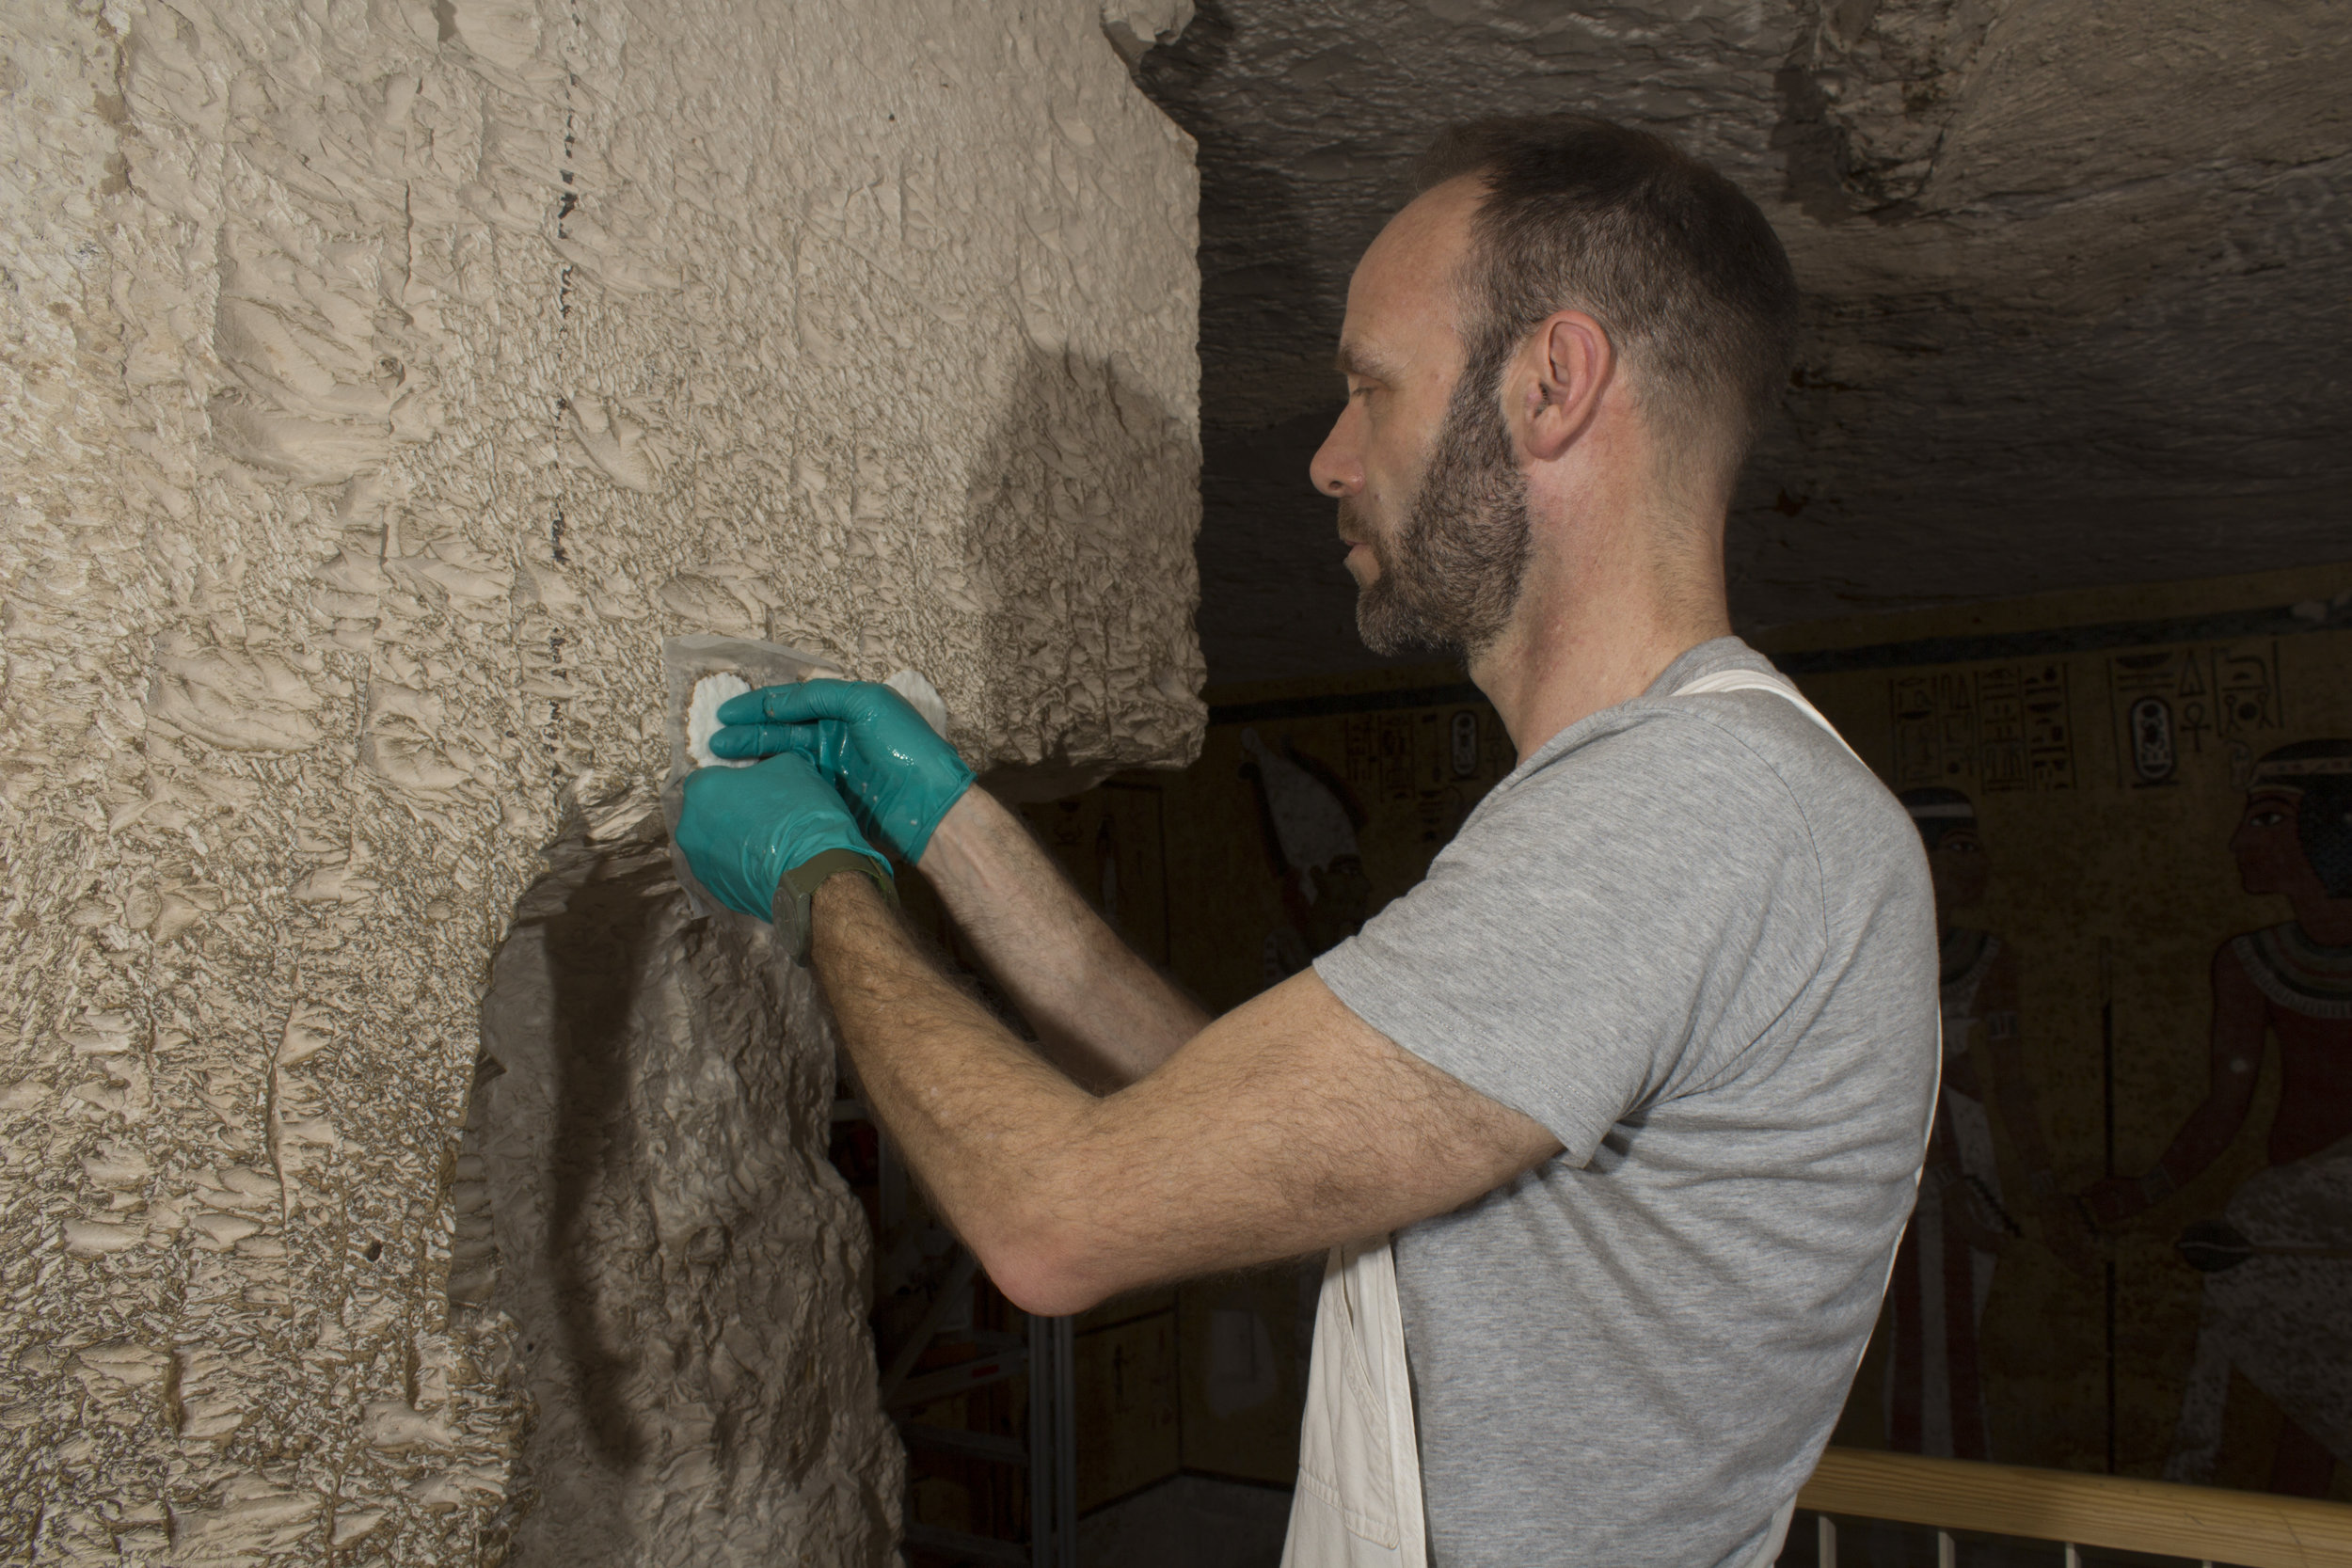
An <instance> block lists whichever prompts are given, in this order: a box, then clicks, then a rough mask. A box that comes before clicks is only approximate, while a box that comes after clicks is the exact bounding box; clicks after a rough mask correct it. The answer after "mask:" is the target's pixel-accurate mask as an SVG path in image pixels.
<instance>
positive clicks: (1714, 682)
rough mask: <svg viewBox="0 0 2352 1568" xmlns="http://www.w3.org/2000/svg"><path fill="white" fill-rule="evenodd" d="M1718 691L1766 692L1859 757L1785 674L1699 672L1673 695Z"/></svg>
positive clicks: (1731, 671)
mask: <svg viewBox="0 0 2352 1568" xmlns="http://www.w3.org/2000/svg"><path fill="white" fill-rule="evenodd" d="M1718 691H1769V692H1771V693H1772V695H1773V696H1775V697H1778V698H1779V699H1781V701H1783V702H1785V703H1787V704H1788V705H1790V706H1791V707H1794V708H1795V709H1796V710H1797V711H1798V712H1799V713H1802V714H1804V716H1805V717H1806V718H1807V719H1810V720H1812V721H1814V722H1815V723H1817V724H1819V725H1820V726H1821V728H1822V729H1823V730H1824V731H1826V732H1828V735H1829V737H1830V738H1831V739H1832V740H1835V741H1836V742H1837V744H1838V745H1840V746H1845V747H1846V754H1847V755H1848V756H1850V757H1853V759H1854V761H1856V762H1860V761H1861V760H1862V758H1861V757H1860V756H1858V755H1855V752H1854V749H1853V748H1852V747H1851V746H1846V737H1845V736H1842V735H1839V734H1838V733H1837V726H1836V725H1835V724H1833V723H1831V722H1830V721H1828V720H1826V719H1824V718H1822V717H1821V710H1820V708H1818V707H1815V706H1814V705H1812V704H1811V703H1808V702H1806V701H1805V700H1804V692H1802V691H1800V690H1798V689H1796V687H1795V686H1794V685H1793V684H1792V683H1791V682H1790V681H1789V679H1788V676H1786V675H1780V674H1774V673H1771V672H1770V671H1765V670H1718V671H1716V672H1715V673H1713V674H1711V675H1701V676H1700V677H1699V678H1698V679H1696V680H1694V681H1689V682H1686V683H1684V684H1683V685H1681V686H1678V687H1677V688H1675V695H1676V696H1677V697H1701V696H1708V695H1711V694H1712V693H1715V692H1718Z"/></svg>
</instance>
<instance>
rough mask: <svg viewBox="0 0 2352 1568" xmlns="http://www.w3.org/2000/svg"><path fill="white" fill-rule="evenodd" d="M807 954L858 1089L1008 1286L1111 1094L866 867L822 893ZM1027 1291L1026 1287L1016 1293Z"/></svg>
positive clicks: (952, 1221) (1047, 1226) (1060, 1218)
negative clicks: (1064, 1167)
mask: <svg viewBox="0 0 2352 1568" xmlns="http://www.w3.org/2000/svg"><path fill="white" fill-rule="evenodd" d="M812 913H813V915H814V920H813V926H814V930H813V932H812V934H811V942H810V949H809V958H810V962H811V964H812V966H813V967H814V968H815V970H816V972H817V977H818V983H819V984H820V985H822V986H823V987H824V990H825V995H826V997H827V999H828V1000H829V1001H830V1002H831V1003H832V1004H833V1010H834V1019H835V1020H836V1022H838V1023H839V1025H840V1028H841V1035H842V1039H843V1041H844V1043H845V1044H846V1045H847V1046H848V1047H849V1052H850V1062H851V1064H852V1065H853V1066H854V1067H855V1068H856V1069H857V1076H858V1086H859V1088H860V1090H861V1091H862V1092H863V1093H864V1095H865V1097H866V1102H867V1103H868V1104H869V1105H871V1106H872V1107H873V1110H874V1113H875V1115H876V1116H877V1117H879V1118H880V1120H881V1122H882V1127H883V1129H884V1130H885V1131H886V1132H889V1134H890V1136H891V1138H892V1139H893V1140H894V1141H895V1142H896V1143H897V1144H898V1147H899V1148H900V1149H901V1151H902V1152H903V1153H904V1154H905V1156H906V1159H907V1162H908V1164H911V1165H912V1166H913V1167H914V1171H915V1174H916V1176H917V1177H918V1178H919V1179H920V1180H922V1182H923V1184H924V1186H925V1188H926V1190H927V1191H928V1192H929V1193H930V1196H931V1199H932V1201H933V1202H934V1203H936V1204H937V1205H938V1206H939V1209H940V1211H941V1212H942V1214H943V1217H945V1218H946V1221H947V1223H948V1224H949V1225H950V1226H951V1227H953V1228H954V1229H955V1231H956V1233H957V1234H958V1235H960V1236H961V1237H962V1238H963V1240H964V1243H965V1244H967V1245H968V1246H970V1247H971V1248H972V1250H973V1251H974V1252H975V1253H977V1254H978V1255H979V1257H980V1259H981V1260H982V1262H983V1263H985V1264H986V1265H987V1266H988V1268H989V1272H990V1274H991V1275H992V1276H994V1277H995V1278H996V1279H997V1282H998V1284H999V1286H1000V1287H1002V1288H1003V1289H1005V1290H1006V1291H1008V1293H1012V1292H1014V1291H1018V1290H1019V1289H1020V1283H1019V1277H1020V1275H1021V1272H1022V1270H1023V1268H1024V1266H1025V1265H1024V1262H1023V1259H1024V1258H1025V1252H1026V1249H1027V1248H1029V1247H1030V1246H1031V1245H1032V1244H1033V1243H1035V1241H1036V1239H1037V1237H1039V1236H1040V1235H1041V1234H1045V1233H1049V1232H1050V1231H1052V1230H1053V1229H1054V1228H1055V1226H1056V1224H1057V1222H1067V1221H1069V1220H1071V1219H1072V1218H1073V1217H1074V1216H1071V1215H1065V1214H1059V1213H1057V1212H1054V1210H1055V1209H1056V1207H1057V1205H1058V1204H1060V1203H1061V1202H1062V1201H1064V1200H1063V1199H1062V1198H1061V1197H1060V1196H1057V1195H1059V1194H1062V1193H1063V1192H1065V1191H1066V1187H1065V1184H1064V1183H1062V1182H1060V1181H1059V1180H1057V1179H1056V1172H1055V1171H1054V1170H1053V1169H1052V1168H1050V1167H1051V1165H1052V1163H1053V1162H1055V1161H1057V1160H1060V1159H1064V1158H1066V1157H1067V1155H1068V1154H1069V1152H1070V1151H1071V1150H1072V1149H1073V1148H1074V1147H1077V1146H1078V1145H1080V1144H1081V1143H1083V1141H1084V1134H1085V1131H1086V1129H1087V1126H1088V1124H1089V1116H1090V1114H1091V1113H1093V1112H1094V1111H1095V1110H1097V1109H1098V1108H1099V1107H1100V1106H1101V1104H1102V1101H1098V1100H1096V1099H1095V1098H1094V1097H1093V1096H1092V1095H1090V1094H1089V1093H1088V1092H1087V1091H1086V1090H1085V1089H1083V1088H1081V1087H1079V1086H1078V1085H1076V1084H1073V1083H1072V1082H1071V1081H1070V1080H1069V1079H1068V1078H1067V1077H1065V1076H1063V1075H1062V1074H1061V1073H1059V1072H1057V1071H1056V1070H1055V1069H1054V1068H1053V1067H1052V1066H1050V1065H1048V1064H1047V1063H1045V1062H1043V1061H1041V1060H1040V1059H1039V1058H1038V1056H1037V1055H1036V1054H1035V1053H1033V1052H1031V1051H1030V1050H1029V1049H1028V1048H1027V1047H1026V1046H1025V1045H1023V1044H1022V1043H1021V1041H1020V1040H1018V1039H1016V1038H1015V1037H1013V1036H1012V1035H1011V1034H1010V1033H1009V1031H1007V1030H1006V1028H1005V1026H1004V1025H1003V1024H1002V1023H1000V1022H997V1021H996V1019H995V1018H994V1017H993V1015H992V1014H990V1012H989V1011H988V1009H987V1008H985V1007H983V1006H980V1005H979V1004H978V1003H977V1002H976V1001H974V1000H973V999H972V998H970V997H969V996H966V995H965V994H964V993H963V992H962V991H961V990H957V989H956V988H955V986H953V985H952V984H950V983H949V981H948V980H947V978H946V976H945V975H944V974H941V973H940V972H939V971H938V970H937V969H935V968H934V967H933V966H932V965H931V964H930V961H929V960H928V959H927V958H925V957H924V955H923V953H922V951H921V950H920V949H919V948H918V947H917V946H916V945H915V943H914V941H913V940H912V939H911V938H910V937H909V936H908V934H907V932H906V929H905V927H902V926H901V925H900V924H899V923H898V916H897V915H896V914H894V913H893V912H892V911H890V909H889V908H888V907H887V906H886V905H885V904H884V903H883V902H882V897H881V895H879V894H878V893H876V892H875V890H874V887H873V885H872V884H871V883H869V882H868V881H866V879H864V878H862V877H852V876H839V877H834V878H833V879H830V880H828V881H827V882H826V883H825V884H824V885H823V886H822V887H820V888H818V891H817V895H816V897H815V899H814V900H813V910H812ZM1017 1299H1018V1298H1017Z"/></svg>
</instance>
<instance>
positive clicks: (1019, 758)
mask: <svg viewBox="0 0 2352 1568" xmlns="http://www.w3.org/2000/svg"><path fill="white" fill-rule="evenodd" d="M1141 379H1142V378H1141V377H1140V376H1138V375H1137V374H1136V373H1135V372H1134V371H1133V369H1132V368H1131V367H1129V366H1128V365H1126V364H1125V363H1124V362H1123V360H1122V359H1121V358H1120V356H1112V357H1111V358H1110V359H1108V360H1101V359H1093V358H1089V357H1086V356H1080V355H1076V354H1069V353H1062V354H1057V353H1055V352H1053V351H1051V350H1048V349H1046V348H1043V347H1040V346H1035V345H1033V346H1032V347H1031V348H1030V350H1029V352H1028V355H1027V356H1026V358H1025V362H1024V363H1023V365H1022V367H1021V369H1020V372H1018V373H1017V374H1016V375H1015V377H1014V379H1013V384H1012V386H1011V387H1010V388H1009V389H1008V391H1007V393H1006V395H1005V398H1004V401H1003V403H1002V404H1001V405H1000V409H999V412H998V415H997V418H996V420H995V422H994V424H993V428H992V432H991V435H990V437H989V440H988V442H987V444H986V445H985V447H984V448H983V449H982V451H981V452H980V453H979V455H978V457H977V459H976V460H975V461H974V463H973V465H972V467H971V470H970V471H971V473H972V474H973V476H974V480H973V484H972V487H971V489H970V491H969V492H968V493H967V495H966V497H965V499H964V506H965V513H966V516H967V519H968V520H967V523H966V527H965V539H966V541H967V543H966V546H965V548H966V551H967V555H966V564H967V572H968V577H969V579H970V580H971V582H972V583H974V584H975V585H976V586H977V588H978V590H979V592H980V595H981V599H982V602H983V604H984V606H985V608H986V610H987V612H988V622H987V631H986V634H985V637H984V640H983V643H982V649H981V657H982V660H983V682H984V689H985V690H986V691H987V693H988V696H987V701H988V702H989V704H990V705H991V708H992V711H991V712H989V713H988V714H986V715H984V716H982V715H974V716H972V717H973V718H974V719H976V720H984V721H985V722H986V725H987V727H988V728H989V729H990V730H991V731H993V733H995V734H998V735H1001V736H1004V737H1005V738H1006V740H1007V742H1009V748H1010V749H1011V751H1012V752H1013V753H1014V755H1013V757H1012V758H1011V759H1009V760H1008V759H1006V758H1005V757H1004V755H1003V753H1002V752H1000V753H999V755H998V757H997V758H995V759H993V760H994V761H995V762H996V763H997V768H996V770H995V771H993V773H992V774H991V776H990V779H989V783H990V785H991V787H992V788H994V789H996V790H997V792H998V793H999V794H1001V795H1005V796H1007V797H1008V798H1009V799H1015V800H1049V799H1052V798H1054V797H1055V796H1058V795H1069V794H1074V793H1076V792H1077V791H1079V790H1081V789H1085V788H1088V787H1089V786H1090V785H1092V784H1096V783H1098V782H1099V781H1100V780H1102V779H1103V778H1104V777H1106V776H1107V775H1109V774H1110V773H1112V772H1115V771H1116V770H1118V769H1119V768H1126V767H1135V766H1138V765H1143V766H1151V765H1158V766H1168V765H1169V759H1170V758H1171V757H1172V758H1175V759H1177V761H1178V762H1179V764H1181V763H1183V762H1189V761H1190V760H1191V759H1192V757H1193V756H1194V755H1196V754H1197V753H1198V751H1199V745H1200V730H1201V727H1202V725H1203V724H1204V723H1205V721H1206V710H1205V709H1204V708H1203V707H1202V706H1201V704H1200V696H1199V692H1200V685H1201V674H1202V672H1201V665H1200V653H1199V649H1198V644H1197V642H1196V641H1195V640H1194V636H1193V627H1192V618H1193V613H1194V611H1195V610H1197V609H1198V607H1199V603H1200V594H1199V589H1198V573H1197V568H1196V567H1195V565H1194V563H1193V555H1192V531H1190V530H1185V531H1183V532H1182V534H1181V535H1180V536H1179V535H1174V532H1173V531H1171V530H1169V529H1168V527H1167V526H1166V520H1167V518H1168V512H1169V504H1170V498H1171V497H1176V498H1180V500H1181V504H1183V505H1184V506H1185V507H1186V508H1187V509H1189V510H1190V511H1191V512H1192V514H1193V515H1195V516H1197V515H1198V507H1199V499H1198V498H1199V493H1200V441H1199V439H1198V437H1197V436H1195V434H1194V432H1193V430H1192V428H1191V426H1190V425H1189V424H1188V423H1187V422H1186V421H1185V420H1182V419H1180V418H1179V417H1178V416H1177V415H1176V414H1175V413H1173V412H1171V411H1170V410H1169V408H1168V405H1167V404H1164V403H1162V402H1161V401H1160V399H1159V398H1158V397H1157V396H1156V395H1154V394H1153V393H1152V391H1150V390H1149V389H1148V388H1144V387H1143V386H1141V385H1140V382H1141ZM1170 582H1177V583H1181V584H1183V585H1184V587H1185V589H1186V590H1187V591H1186V592H1185V593H1184V595H1183V596H1182V598H1181V599H1176V600H1173V601H1171V598H1170V596H1169V594H1168V584H1169V583H1170ZM915 586H916V587H917V588H918V589H921V588H925V587H929V586H930V585H927V584H919V583H918V584H916V585H915ZM1082 605H1083V606H1089V607H1090V608H1091V611H1092V614H1093V616H1094V617H1096V618H1095V619H1094V620H1093V621H1092V622H1091V624H1088V623H1086V622H1080V621H1076V620H1074V618H1073V609H1074V607H1077V606H1082ZM950 718H951V721H952V720H953V719H954V718H955V716H954V715H953V714H951V715H950ZM958 729H959V734H958V738H959V739H960V740H963V739H967V738H968V736H969V731H968V730H965V729H963V728H962V726H958ZM967 750H968V748H967Z"/></svg>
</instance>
